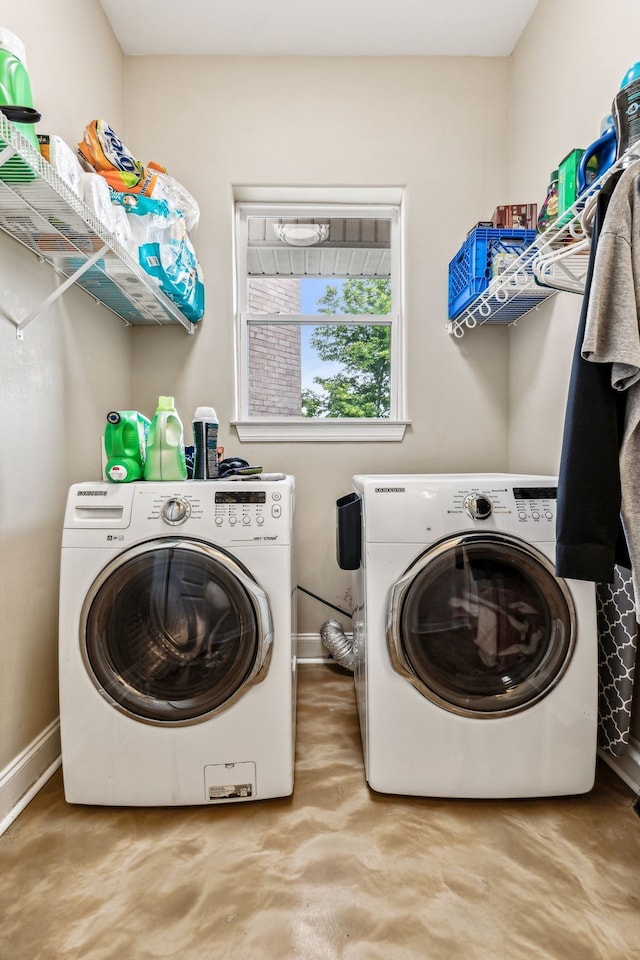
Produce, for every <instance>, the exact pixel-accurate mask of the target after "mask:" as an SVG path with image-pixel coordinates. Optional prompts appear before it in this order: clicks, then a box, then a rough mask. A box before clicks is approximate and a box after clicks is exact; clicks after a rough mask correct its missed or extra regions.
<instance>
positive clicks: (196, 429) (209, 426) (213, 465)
mask: <svg viewBox="0 0 640 960" xmlns="http://www.w3.org/2000/svg"><path fill="white" fill-rule="evenodd" d="M192 426H193V443H194V446H195V448H196V455H195V463H194V467H193V479H194V480H215V479H216V478H217V477H218V475H219V471H218V414H217V413H216V411H215V410H214V408H213V407H198V408H197V410H196V412H195V413H194V415H193V422H192Z"/></svg>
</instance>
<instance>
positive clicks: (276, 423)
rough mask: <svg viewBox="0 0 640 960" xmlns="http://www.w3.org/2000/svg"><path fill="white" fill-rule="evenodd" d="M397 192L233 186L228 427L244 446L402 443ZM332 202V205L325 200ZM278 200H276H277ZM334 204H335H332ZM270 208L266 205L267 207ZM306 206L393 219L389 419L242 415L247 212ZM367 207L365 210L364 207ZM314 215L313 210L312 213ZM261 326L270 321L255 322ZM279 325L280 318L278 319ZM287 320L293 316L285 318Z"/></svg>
mask: <svg viewBox="0 0 640 960" xmlns="http://www.w3.org/2000/svg"><path fill="white" fill-rule="evenodd" d="M402 193H403V191H402V190H401V189H400V188H380V189H376V188H354V189H353V190H349V189H348V188H337V189H333V188H330V187H324V188H321V187H316V188H311V189H309V190H308V191H304V192H303V190H301V189H296V188H289V189H286V190H285V189H284V188H283V190H282V191H278V188H264V189H261V188H258V187H248V188H247V187H237V188H234V203H235V217H234V223H235V271H236V273H235V280H236V282H235V309H234V314H235V330H236V337H235V374H236V376H235V384H236V416H235V417H234V419H232V421H231V423H232V425H233V426H234V427H235V428H236V432H237V434H238V437H239V439H240V440H241V441H243V442H253V443H255V442H260V441H268V442H274V441H275V442H277V441H295V442H304V441H323V440H326V441H330V442H335V441H338V442H339V441H346V442H352V441H395V442H398V441H401V440H402V439H403V437H404V433H405V430H406V427H407V426H408V425H409V424H410V422H411V421H410V420H408V419H406V390H405V382H406V377H405V371H406V351H405V330H404V327H405V319H404V315H405V314H404V273H403V269H402V267H403V263H402V248H403V236H404V229H403V207H402ZM329 198H330V199H331V201H332V202H331V203H328V202H327V200H328V199H329ZM277 201H279V202H277ZM336 201H337V202H336ZM269 204H271V206H269ZM309 204H313V205H314V207H315V211H317V213H318V214H319V215H325V216H333V217H337V216H340V217H346V216H356V215H357V216H366V215H367V213H369V214H370V215H372V216H373V215H376V216H381V215H383V216H389V217H390V218H391V220H392V236H393V241H392V244H391V256H392V268H391V274H392V277H393V278H394V281H395V282H394V283H393V284H392V306H391V311H392V313H391V315H392V323H391V356H392V358H394V359H393V362H392V369H391V412H392V416H391V417H390V418H384V419H383V418H380V419H363V418H357V419H355V418H354V419H353V420H350V419H346V418H339V419H329V418H318V419H311V418H308V417H278V418H273V419H271V418H265V417H248V416H247V413H246V411H247V396H248V384H247V372H248V362H247V355H248V336H247V333H248V328H249V325H250V324H249V323H248V321H247V315H246V312H245V311H244V308H245V306H246V301H245V299H244V297H245V296H246V294H245V293H243V292H242V291H245V290H246V276H247V269H246V250H247V217H248V216H249V215H251V213H254V214H255V213H258V212H259V213H260V214H261V215H263V216H280V215H282V211H283V209H286V210H287V213H288V214H289V215H290V216H296V215H300V216H302V215H304V213H306V212H307V210H306V209H305V208H306V207H307V206H308V205H309ZM367 208H369V209H367ZM315 211H314V212H315ZM260 319H261V321H262V322H265V321H267V320H268V319H269V318H268V317H266V316H264V317H261V318H260ZM278 319H279V320H281V321H282V317H281V316H280V317H279V318H278ZM287 320H288V322H291V321H292V320H295V317H287Z"/></svg>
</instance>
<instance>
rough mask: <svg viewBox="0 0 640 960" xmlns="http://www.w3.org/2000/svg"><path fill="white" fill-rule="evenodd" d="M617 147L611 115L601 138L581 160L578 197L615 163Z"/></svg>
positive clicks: (606, 119) (606, 120)
mask: <svg viewBox="0 0 640 960" xmlns="http://www.w3.org/2000/svg"><path fill="white" fill-rule="evenodd" d="M616 146H617V138H616V128H615V125H614V123H613V117H612V116H611V115H609V116H608V117H605V118H604V120H603V121H602V124H601V126H600V136H599V137H598V139H597V140H594V141H593V143H592V144H591V146H589V147H587V149H586V150H585V152H584V153H583V154H582V157H581V159H580V166H579V167H578V173H577V187H578V196H580V194H581V193H583V192H584V191H585V190H586V189H587V187H588V186H590V185H591V184H592V183H593V181H594V180H597V179H598V177H600V176H601V175H602V174H603V173H604V172H605V170H608V169H609V167H610V166H611V165H612V164H613V163H614V161H615V159H616Z"/></svg>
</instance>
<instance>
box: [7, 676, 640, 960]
mask: <svg viewBox="0 0 640 960" xmlns="http://www.w3.org/2000/svg"><path fill="white" fill-rule="evenodd" d="M633 800H634V797H633V794H632V792H631V791H630V790H629V789H628V788H627V787H626V786H625V785H624V784H623V783H622V781H620V780H619V779H618V778H617V777H616V776H615V775H614V774H613V773H612V772H611V771H610V770H609V768H608V767H606V766H605V765H602V766H600V767H599V769H598V776H597V782H596V787H595V789H594V790H593V791H592V792H591V793H590V794H588V795H586V796H583V797H575V798H561V799H553V800H549V799H545V800H511V801H468V800H431V799H416V798H403V797H393V796H383V795H377V794H374V793H372V792H371V791H370V790H369V789H368V788H367V786H366V783H365V781H364V775H363V766H362V754H361V748H360V740H359V733H358V722H357V716H356V708H355V700H354V694H353V682H352V679H351V677H350V676H348V675H347V674H346V673H344V672H343V671H341V670H340V669H339V668H332V667H329V666H324V665H321V666H319V665H313V666H301V668H300V671H299V699H298V736H297V763H296V786H295V791H294V794H293V797H291V798H287V799H281V800H265V801H257V802H255V803H246V804H242V805H238V806H233V805H229V806H226V805H225V806H216V807H187V808H168V809H160V808H153V809H151V808H150V809H138V808H136V809H133V808H125V809H118V808H99V807H74V806H69V805H67V804H66V803H65V801H64V798H63V793H62V777H61V774H60V772H58V773H57V774H56V775H55V776H54V777H52V779H51V780H50V781H49V782H48V784H47V785H46V786H45V788H44V789H43V790H42V791H41V792H40V793H39V794H38V796H37V797H36V798H35V799H34V800H33V801H32V802H31V804H30V805H29V806H28V807H27V809H26V810H25V811H24V812H23V813H22V814H21V815H20V817H19V818H18V819H17V820H16V821H15V823H13V824H12V826H11V827H10V828H9V830H8V831H7V832H6V833H5V835H4V836H3V837H1V838H0V867H1V869H0V958H1V960H161V958H162V960H164V958H174V960H223V958H224V960H231V958H234V957H247V958H251V960H294V958H295V960H337V958H344V960H462V958H464V960H632V958H633V960H635V958H637V957H638V956H639V954H640V879H639V875H638V874H639V868H640V819H639V818H638V817H637V816H636V815H635V813H634V812H633V809H632V804H633Z"/></svg>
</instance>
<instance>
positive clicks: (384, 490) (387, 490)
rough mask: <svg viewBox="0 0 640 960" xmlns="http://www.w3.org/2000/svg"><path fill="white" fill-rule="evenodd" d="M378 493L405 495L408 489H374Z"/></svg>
mask: <svg viewBox="0 0 640 960" xmlns="http://www.w3.org/2000/svg"><path fill="white" fill-rule="evenodd" d="M374 491H375V492H376V493H405V492H406V487H374Z"/></svg>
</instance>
